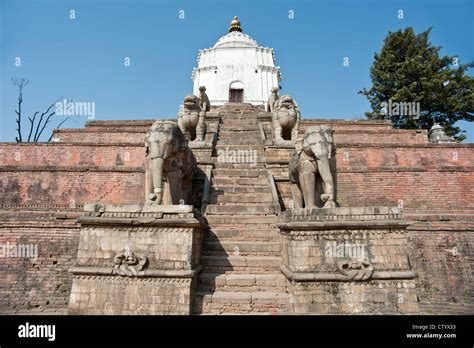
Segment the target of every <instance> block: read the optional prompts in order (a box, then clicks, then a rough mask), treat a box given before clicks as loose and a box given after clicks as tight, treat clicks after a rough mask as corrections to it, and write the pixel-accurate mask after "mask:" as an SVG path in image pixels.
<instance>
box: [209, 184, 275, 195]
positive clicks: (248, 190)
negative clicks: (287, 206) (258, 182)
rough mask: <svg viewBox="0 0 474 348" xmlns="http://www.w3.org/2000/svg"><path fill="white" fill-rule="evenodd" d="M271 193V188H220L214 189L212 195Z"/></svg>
mask: <svg viewBox="0 0 474 348" xmlns="http://www.w3.org/2000/svg"><path fill="white" fill-rule="evenodd" d="M224 192H225V193H227V194H228V193H236V194H240V195H241V194H243V193H269V192H270V193H271V190H270V187H269V186H232V185H231V186H219V187H218V188H216V187H212V188H211V194H223V193H224Z"/></svg>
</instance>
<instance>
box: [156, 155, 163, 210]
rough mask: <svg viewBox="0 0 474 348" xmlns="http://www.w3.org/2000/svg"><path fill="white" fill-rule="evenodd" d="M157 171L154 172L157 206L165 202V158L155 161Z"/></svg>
mask: <svg viewBox="0 0 474 348" xmlns="http://www.w3.org/2000/svg"><path fill="white" fill-rule="evenodd" d="M154 161H155V170H154V171H153V193H154V194H155V195H156V204H158V205H160V204H161V202H162V200H163V171H164V162H165V160H164V159H163V157H158V158H155V159H154Z"/></svg>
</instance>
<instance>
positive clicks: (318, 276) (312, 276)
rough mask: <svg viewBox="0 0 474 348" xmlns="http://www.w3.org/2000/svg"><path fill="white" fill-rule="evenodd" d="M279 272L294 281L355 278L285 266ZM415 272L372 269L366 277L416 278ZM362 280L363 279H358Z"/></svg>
mask: <svg viewBox="0 0 474 348" xmlns="http://www.w3.org/2000/svg"><path fill="white" fill-rule="evenodd" d="M280 270H281V272H282V273H283V274H284V275H285V277H287V278H288V279H289V280H291V281H295V282H305V281H329V282H331V281H332V282H334V281H340V282H354V281H357V280H352V279H351V280H347V278H346V277H345V276H344V275H343V274H338V273H329V272H328V273H322V272H317V273H316V272H314V273H297V272H293V271H291V270H290V269H289V268H288V267H287V266H285V265H284V266H281V268H280ZM416 277H417V274H416V272H414V271H406V270H402V271H374V273H373V274H372V276H371V277H370V278H369V279H367V280H366V281H369V280H383V279H386V280H390V279H413V278H416ZM360 281H363V280H360Z"/></svg>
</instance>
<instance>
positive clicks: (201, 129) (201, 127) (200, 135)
mask: <svg viewBox="0 0 474 348" xmlns="http://www.w3.org/2000/svg"><path fill="white" fill-rule="evenodd" d="M205 121H206V116H204V115H202V116H199V121H198V124H197V126H196V140H198V141H204V136H205V134H206V122H205Z"/></svg>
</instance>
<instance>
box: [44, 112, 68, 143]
mask: <svg viewBox="0 0 474 348" xmlns="http://www.w3.org/2000/svg"><path fill="white" fill-rule="evenodd" d="M68 119H69V117H66V118H65V119H64V120H62V122H61V123H60V124H58V125H57V126H56V128H59V127H61V126H62V125H63V123H64V122H66V121H67V120H68ZM51 139H53V133H51V136H50V137H49V139H48V142H49V141H51Z"/></svg>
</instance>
